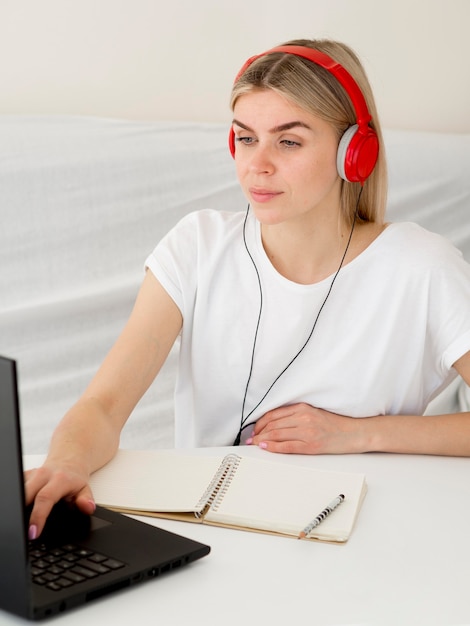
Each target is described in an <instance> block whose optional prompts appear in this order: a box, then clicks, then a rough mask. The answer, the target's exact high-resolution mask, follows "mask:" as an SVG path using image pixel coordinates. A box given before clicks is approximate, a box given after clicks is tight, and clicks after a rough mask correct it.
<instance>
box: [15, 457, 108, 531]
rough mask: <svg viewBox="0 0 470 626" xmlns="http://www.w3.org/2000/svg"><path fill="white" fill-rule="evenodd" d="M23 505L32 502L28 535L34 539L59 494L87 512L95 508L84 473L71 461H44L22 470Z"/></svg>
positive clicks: (59, 498)
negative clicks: (24, 500)
mask: <svg viewBox="0 0 470 626" xmlns="http://www.w3.org/2000/svg"><path fill="white" fill-rule="evenodd" d="M24 477H25V495H26V505H31V504H32V505H33V506H32V510H31V515H30V519H29V530H28V538H29V539H31V540H32V539H37V537H39V535H40V534H41V533H42V531H43V529H44V525H45V523H46V520H47V517H48V515H49V513H50V512H51V510H52V507H53V506H54V505H55V504H56V503H57V502H58V501H59V500H61V499H62V498H63V499H65V500H67V501H68V502H71V503H73V504H74V505H75V506H77V508H78V509H80V511H82V512H83V513H86V514H88V515H91V514H92V513H94V511H95V509H96V505H95V501H94V499H93V494H92V492H91V489H90V487H89V485H88V479H89V476H88V474H87V473H86V472H85V471H84V470H83V469H81V468H80V467H79V466H75V465H69V466H67V465H65V464H59V463H54V462H52V461H46V462H45V463H44V465H42V466H41V467H38V468H35V469H31V470H28V471H26V472H25V474H24Z"/></svg>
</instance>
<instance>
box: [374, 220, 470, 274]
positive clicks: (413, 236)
mask: <svg viewBox="0 0 470 626" xmlns="http://www.w3.org/2000/svg"><path fill="white" fill-rule="evenodd" d="M378 243H379V245H380V246H381V247H382V248H383V249H384V250H385V251H387V252H389V253H390V254H393V253H395V254H397V255H401V256H403V257H405V258H408V259H410V260H411V259H413V260H414V261H415V262H417V263H418V262H419V261H421V262H422V263H425V264H429V263H431V264H433V265H434V264H436V265H440V264H442V263H443V262H445V260H446V259H462V260H463V255H462V252H461V251H460V250H459V249H458V248H457V247H456V246H455V245H454V244H453V243H452V242H451V241H450V240H449V239H447V238H446V237H444V236H443V235H440V234H439V233H436V232H432V231H430V230H427V229H426V228H424V227H423V226H421V225H419V224H417V223H415V222H392V223H390V224H388V225H387V228H385V230H384V231H383V233H382V236H381V237H379V238H378Z"/></svg>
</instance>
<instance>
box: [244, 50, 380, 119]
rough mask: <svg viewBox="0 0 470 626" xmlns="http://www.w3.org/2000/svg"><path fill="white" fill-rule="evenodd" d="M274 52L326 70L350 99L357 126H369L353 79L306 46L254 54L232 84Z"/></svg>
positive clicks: (342, 69) (361, 98)
mask: <svg viewBox="0 0 470 626" xmlns="http://www.w3.org/2000/svg"><path fill="white" fill-rule="evenodd" d="M275 52H284V53H286V54H293V55H295V56H298V57H302V58H303V59H307V60H308V61H311V62H312V63H315V65H319V66H320V67H323V68H324V69H326V70H328V71H329V72H330V73H331V74H333V76H334V77H335V78H336V80H337V81H338V82H339V83H340V84H341V85H342V86H343V87H344V89H345V91H346V93H347V94H348V95H349V97H350V98H351V102H352V104H353V107H354V110H355V112H356V123H357V124H358V126H360V127H362V126H366V125H367V124H369V122H370V121H371V119H372V116H371V114H370V113H369V109H368V107H367V104H366V100H365V98H364V95H363V93H362V91H361V90H360V89H359V86H358V84H357V83H356V81H355V80H354V78H353V77H352V76H351V74H350V73H349V72H348V71H347V70H346V69H345V68H344V67H343V66H342V65H341V64H340V63H338V62H337V61H335V60H334V59H332V58H331V57H329V56H328V55H327V54H325V53H324V52H320V50H316V49H314V48H309V47H307V46H276V47H275V48H271V49H270V50H267V51H266V52H263V53H261V54H256V55H254V56H252V57H250V58H249V59H248V60H247V61H246V62H245V64H244V65H243V67H242V68H241V70H240V71H239V72H238V74H237V76H236V78H235V81H234V82H235V83H236V82H237V80H238V79H239V78H240V76H242V74H244V73H245V71H246V70H247V69H248V67H249V66H250V65H251V64H252V63H253V62H254V61H256V60H257V59H259V58H261V57H264V56H266V55H268V54H274V53H275Z"/></svg>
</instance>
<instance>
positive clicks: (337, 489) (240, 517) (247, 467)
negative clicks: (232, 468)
mask: <svg viewBox="0 0 470 626" xmlns="http://www.w3.org/2000/svg"><path fill="white" fill-rule="evenodd" d="M340 493H343V494H344V495H345V500H344V502H343V503H342V504H341V505H340V506H338V507H337V509H335V511H334V512H333V513H331V515H329V516H328V517H327V518H326V519H325V520H324V521H323V522H322V523H321V524H320V525H319V526H318V527H317V528H316V529H315V530H314V531H313V532H312V533H311V535H310V536H312V537H316V538H319V539H324V540H330V541H346V540H347V539H348V537H349V535H350V533H351V531H352V528H353V526H354V521H355V519H356V515H357V512H358V510H359V508H360V505H361V503H362V499H363V497H364V493H365V478H364V476H363V475H362V474H350V473H342V472H327V471H321V470H315V469H311V468H305V467H299V466H294V465H287V464H281V463H275V462H270V461H263V460H259V459H252V458H247V457H244V458H243V459H242V460H241V461H240V464H239V466H238V469H237V471H236V473H235V476H234V477H233V480H232V482H231V484H230V486H229V487H228V489H227V491H226V493H225V494H224V497H223V499H222V500H221V502H220V504H218V506H217V507H216V510H212V509H211V510H209V511H208V512H207V514H206V516H205V521H211V522H214V523H223V524H230V525H236V526H242V527H245V528H252V529H257V530H269V531H273V532H280V533H284V534H290V535H294V536H298V534H299V532H300V531H301V530H303V528H305V526H307V524H309V523H310V522H311V521H312V520H313V519H314V518H315V517H316V516H317V515H318V514H319V513H320V512H321V511H322V510H323V509H324V508H325V507H326V506H327V505H328V504H329V503H330V502H331V501H332V500H333V499H334V498H336V496H338V495H339V494H340Z"/></svg>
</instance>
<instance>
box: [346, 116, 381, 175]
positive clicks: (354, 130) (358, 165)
mask: <svg viewBox="0 0 470 626" xmlns="http://www.w3.org/2000/svg"><path fill="white" fill-rule="evenodd" d="M378 156H379V140H378V137H377V133H376V132H375V131H374V129H373V128H371V127H370V126H363V127H359V125H358V124H354V125H353V126H350V127H349V128H348V129H347V130H346V131H345V133H344V134H343V136H342V137H341V140H340V142H339V145H338V152H337V156H336V167H337V169H338V174H339V175H340V176H341V178H342V179H343V180H346V181H348V182H350V183H363V182H364V181H365V180H366V179H367V178H368V177H369V176H370V175H371V173H372V170H373V169H374V167H375V164H376V163H377V158H378Z"/></svg>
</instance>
